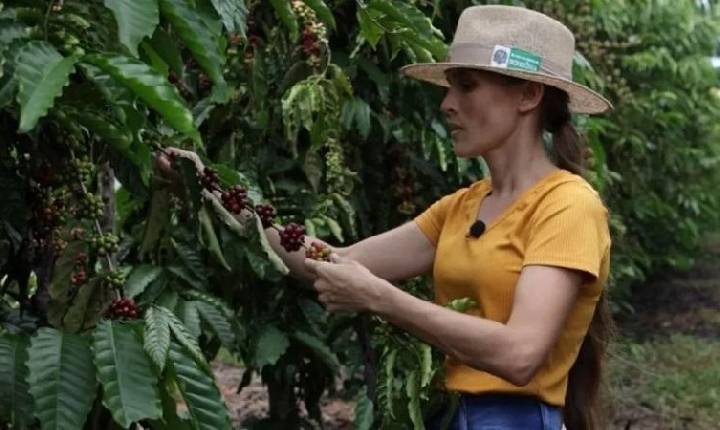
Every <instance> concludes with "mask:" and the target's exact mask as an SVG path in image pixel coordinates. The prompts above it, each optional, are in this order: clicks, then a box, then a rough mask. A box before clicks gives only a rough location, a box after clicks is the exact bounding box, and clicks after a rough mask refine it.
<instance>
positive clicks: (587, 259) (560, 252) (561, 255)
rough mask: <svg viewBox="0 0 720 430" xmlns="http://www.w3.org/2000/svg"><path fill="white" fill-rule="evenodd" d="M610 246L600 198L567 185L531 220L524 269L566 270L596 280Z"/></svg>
mask: <svg viewBox="0 0 720 430" xmlns="http://www.w3.org/2000/svg"><path fill="white" fill-rule="evenodd" d="M609 246H610V233H609V229H608V215H607V209H606V208H605V206H604V205H603V203H602V201H601V200H600V197H599V196H598V195H597V194H596V193H595V191H594V190H592V189H591V188H589V187H585V186H583V185H581V184H578V183H566V184H563V185H561V186H559V187H557V188H556V189H554V190H552V191H550V192H549V193H548V194H547V195H546V196H545V198H543V199H542V201H541V203H540V205H539V206H538V208H537V209H536V211H535V213H534V214H533V216H532V217H531V224H530V228H529V235H528V241H527V244H526V247H525V258H524V260H523V266H526V265H547V266H558V267H565V268H569V269H575V270H580V271H583V272H587V273H589V274H591V275H592V276H593V277H594V278H597V277H598V276H599V273H600V268H601V265H602V263H603V258H604V257H605V254H606V252H607V250H608V247H609Z"/></svg>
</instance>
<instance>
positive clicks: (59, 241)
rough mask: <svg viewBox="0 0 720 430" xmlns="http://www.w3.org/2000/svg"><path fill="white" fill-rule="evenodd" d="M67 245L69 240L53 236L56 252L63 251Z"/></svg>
mask: <svg viewBox="0 0 720 430" xmlns="http://www.w3.org/2000/svg"><path fill="white" fill-rule="evenodd" d="M67 245H68V243H67V240H65V239H63V238H62V237H56V236H53V249H55V253H57V254H59V253H61V252H63V250H64V249H65V247H67Z"/></svg>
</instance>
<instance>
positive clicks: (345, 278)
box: [305, 254, 387, 312]
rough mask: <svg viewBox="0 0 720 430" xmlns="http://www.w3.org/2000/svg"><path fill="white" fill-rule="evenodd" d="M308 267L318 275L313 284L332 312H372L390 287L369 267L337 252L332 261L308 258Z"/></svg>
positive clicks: (306, 260) (306, 264)
mask: <svg viewBox="0 0 720 430" xmlns="http://www.w3.org/2000/svg"><path fill="white" fill-rule="evenodd" d="M305 266H306V267H307V268H308V270H309V271H310V272H312V273H314V274H315V275H316V276H317V279H316V280H315V282H314V286H315V289H316V290H317V292H318V294H319V296H318V298H319V299H320V301H321V302H322V303H323V304H325V306H326V307H327V310H328V311H329V312H336V311H372V310H373V309H374V308H375V305H376V304H377V303H379V300H381V297H382V295H383V291H384V290H385V288H387V284H386V283H385V282H384V281H383V280H382V279H380V278H378V277H377V276H375V275H373V274H372V272H370V270H368V268H367V267H365V266H363V265H362V264H360V263H358V262H357V261H355V260H351V259H349V258H344V257H340V256H339V255H337V254H332V255H331V256H330V262H325V261H317V260H312V259H309V258H306V259H305Z"/></svg>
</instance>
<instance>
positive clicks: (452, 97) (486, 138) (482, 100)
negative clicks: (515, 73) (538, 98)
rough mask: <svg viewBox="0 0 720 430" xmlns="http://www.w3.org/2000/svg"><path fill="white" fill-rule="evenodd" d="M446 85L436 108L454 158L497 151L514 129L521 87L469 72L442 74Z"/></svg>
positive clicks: (489, 76)
mask: <svg viewBox="0 0 720 430" xmlns="http://www.w3.org/2000/svg"><path fill="white" fill-rule="evenodd" d="M446 75H447V80H448V82H449V83H450V87H449V88H448V91H447V94H446V95H445V98H444V99H443V102H442V104H441V105H440V107H441V109H442V110H443V111H444V112H445V114H446V115H447V120H448V126H449V129H450V133H451V136H452V140H453V144H454V145H453V146H454V148H455V153H456V154H457V156H458V157H462V158H471V157H478V156H481V155H484V154H486V153H487V152H488V151H492V150H494V149H497V148H499V147H500V146H502V145H503V143H504V142H505V141H506V140H507V138H508V137H509V136H510V135H511V134H512V133H513V132H514V131H515V129H516V128H517V120H518V117H519V114H520V112H519V110H518V107H519V104H520V101H521V99H522V94H523V87H524V85H522V84H520V85H514V84H512V83H509V82H508V80H506V79H505V77H504V76H501V75H498V74H495V73H491V72H484V71H481V70H472V69H451V70H448V71H447V72H446Z"/></svg>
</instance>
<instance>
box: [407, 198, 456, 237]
mask: <svg viewBox="0 0 720 430" xmlns="http://www.w3.org/2000/svg"><path fill="white" fill-rule="evenodd" d="M457 194H458V193H457V192H456V193H453V194H448V195H446V196H444V197H442V198H441V199H440V200H438V201H436V202H435V203H433V204H432V205H431V206H430V207H429V208H427V209H426V210H425V212H423V213H421V214H420V215H418V216H416V217H415V219H414V221H415V223H416V224H417V225H418V227H420V230H421V231H422V232H423V233H425V236H427V238H428V239H429V240H430V242H432V244H433V245H435V246H437V243H438V239H439V238H440V232H441V231H442V227H443V225H444V224H445V219H446V218H447V214H448V212H449V211H450V207H451V206H452V204H453V202H454V200H455V199H456V198H457Z"/></svg>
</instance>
